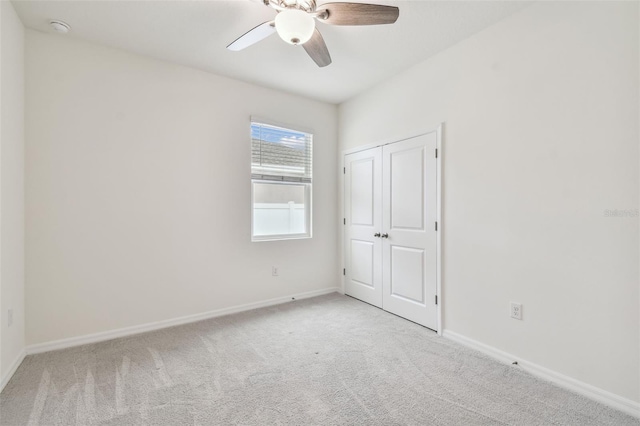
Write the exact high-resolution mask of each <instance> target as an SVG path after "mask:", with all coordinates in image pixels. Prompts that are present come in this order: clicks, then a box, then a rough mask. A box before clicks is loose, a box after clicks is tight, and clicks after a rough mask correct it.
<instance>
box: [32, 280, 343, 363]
mask: <svg viewBox="0 0 640 426" xmlns="http://www.w3.org/2000/svg"><path fill="white" fill-rule="evenodd" d="M335 292H339V288H338V287H329V288H324V289H322V290H314V291H308V292H305V293H298V294H292V295H289V296H283V297H277V298H275V299H269V300H264V301H261V302H254V303H247V304H244V305H237V306H232V307H229V308H222V309H216V310H213V311H209V312H203V313H201V314H195V315H188V316H184V317H179V318H173V319H168V320H163V321H156V322H152V323H147V324H141V325H134V326H132V327H126V328H119V329H116V330H109V331H103V332H100V333H94V334H87V335H85V336H78V337H70V338H68V339H61V340H54V341H51V342H45V343H39V344H36V345H30V346H27V348H26V353H27V355H33V354H39V353H42V352H50V351H57V350H60V349H66V348H71V347H74V346H82V345H87V344H90V343H97V342H103V341H106V340H112V339H117V338H119V337H126V336H132V335H134V334H140V333H146V332H148V331H154V330H160V329H162V328H167V327H173V326H176V325H182V324H189V323H192V322H197V321H202V320H206V319H209V318H215V317H221V316H223V315H229V314H235V313H238V312H244V311H250V310H252V309H258V308H264V307H267V306H273V305H279V304H282V303H286V302H290V301H291V300H292V299H296V300H297V299H307V298H310V297H315V296H322V295H324V294H329V293H335Z"/></svg>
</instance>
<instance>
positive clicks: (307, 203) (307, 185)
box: [249, 116, 313, 242]
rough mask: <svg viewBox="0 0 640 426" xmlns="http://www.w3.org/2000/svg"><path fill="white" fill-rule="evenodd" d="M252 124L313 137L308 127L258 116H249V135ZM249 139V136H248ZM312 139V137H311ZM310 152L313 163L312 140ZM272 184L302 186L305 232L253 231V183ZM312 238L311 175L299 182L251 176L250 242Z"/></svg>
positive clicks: (284, 178)
mask: <svg viewBox="0 0 640 426" xmlns="http://www.w3.org/2000/svg"><path fill="white" fill-rule="evenodd" d="M253 124H266V125H269V126H275V127H280V128H283V129H286V130H292V131H294V132H301V133H307V134H310V135H311V136H312V138H313V131H310V130H308V129H302V128H300V127H298V126H291V125H288V124H282V123H277V122H274V121H272V120H266V119H264V118H260V117H253V116H252V117H251V121H250V125H249V134H250V135H251V125H253ZM249 139H250V140H251V136H250V138H249ZM312 140H313V139H312ZM311 149H312V154H311V162H312V164H313V142H312V145H311ZM256 183H260V184H269V185H270V184H273V185H296V186H303V187H304V191H305V192H304V211H305V228H306V232H304V233H298V234H270V235H255V232H254V223H255V222H254V212H255V208H254V202H253V200H254V188H255V184H256ZM309 238H313V177H312V178H311V182H299V181H294V180H289V179H287V178H286V177H283V178H282V180H275V179H254V178H253V177H252V178H251V241H252V242H263V241H283V240H302V239H309Z"/></svg>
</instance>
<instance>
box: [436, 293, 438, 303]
mask: <svg viewBox="0 0 640 426" xmlns="http://www.w3.org/2000/svg"><path fill="white" fill-rule="evenodd" d="M437 304H438V295H437V294H436V305H437Z"/></svg>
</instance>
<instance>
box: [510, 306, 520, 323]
mask: <svg viewBox="0 0 640 426" xmlns="http://www.w3.org/2000/svg"><path fill="white" fill-rule="evenodd" d="M510 312H511V318H513V319H517V320H521V321H522V303H515V302H511V309H510Z"/></svg>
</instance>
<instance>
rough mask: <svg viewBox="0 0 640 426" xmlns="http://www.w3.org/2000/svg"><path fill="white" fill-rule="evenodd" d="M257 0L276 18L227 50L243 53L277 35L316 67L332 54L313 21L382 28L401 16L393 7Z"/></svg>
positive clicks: (322, 64)
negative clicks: (305, 56)
mask: <svg viewBox="0 0 640 426" xmlns="http://www.w3.org/2000/svg"><path fill="white" fill-rule="evenodd" d="M258 1H260V2H261V3H264V4H265V5H266V6H269V7H271V8H273V9H275V10H276V11H277V12H278V14H277V15H276V18H275V19H274V20H273V21H267V22H264V23H262V24H260V25H258V26H257V27H255V28H253V29H252V30H250V31H248V32H246V33H245V34H243V35H242V36H240V37H239V38H238V39H236V40H235V41H234V42H233V43H231V44H230V45H229V46H227V49H229V50H233V51H238V50H242V49H244V48H246V47H249V46H251V45H252V44H255V43H257V42H259V41H260V40H263V39H265V38H267V37H269V36H270V35H272V34H273V33H275V32H277V33H278V35H279V36H280V37H281V38H282V39H283V40H284V41H286V42H287V43H289V44H293V45H302V47H304V50H306V51H307V53H308V54H309V56H311V59H313V60H314V62H315V63H316V64H317V65H318V66H319V67H326V66H327V65H329V64H330V63H331V55H329V50H328V49H327V45H326V44H325V42H324V39H323V38H322V35H321V34H320V31H318V29H317V28H316V19H317V20H318V21H319V22H324V23H326V24H331V25H381V24H393V23H394V22H396V20H397V19H398V15H399V13H400V10H399V9H398V8H397V7H395V6H383V5H378V4H365V3H346V2H336V3H325V4H323V5H320V6H318V5H316V0H258Z"/></svg>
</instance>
